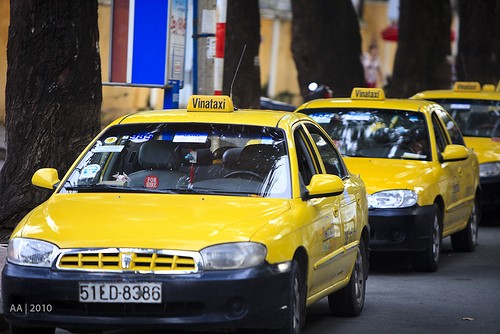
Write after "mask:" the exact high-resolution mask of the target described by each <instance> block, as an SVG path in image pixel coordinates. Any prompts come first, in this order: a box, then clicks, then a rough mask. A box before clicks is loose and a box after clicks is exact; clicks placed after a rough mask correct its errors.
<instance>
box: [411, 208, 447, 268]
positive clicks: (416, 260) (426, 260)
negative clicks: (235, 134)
mask: <svg viewBox="0 0 500 334" xmlns="http://www.w3.org/2000/svg"><path fill="white" fill-rule="evenodd" d="M442 241H443V224H442V217H441V209H440V207H439V206H438V205H437V204H434V210H433V215H432V223H431V225H430V231H429V241H428V244H427V248H426V249H425V250H424V251H423V252H418V253H416V254H414V257H413V269H415V270H417V271H422V272H434V271H437V270H438V267H439V260H440V258H441V245H442Z"/></svg>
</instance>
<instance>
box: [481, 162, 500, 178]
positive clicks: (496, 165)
mask: <svg viewBox="0 0 500 334" xmlns="http://www.w3.org/2000/svg"><path fill="white" fill-rule="evenodd" d="M499 175H500V162H487V163H484V164H480V165H479V176H480V177H492V176H499Z"/></svg>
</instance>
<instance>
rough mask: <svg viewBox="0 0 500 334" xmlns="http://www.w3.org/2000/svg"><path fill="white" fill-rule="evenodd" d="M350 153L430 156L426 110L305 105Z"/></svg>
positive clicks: (377, 155)
mask: <svg viewBox="0 0 500 334" xmlns="http://www.w3.org/2000/svg"><path fill="white" fill-rule="evenodd" d="M301 112H303V113H306V114H308V115H309V116H310V117H312V118H313V119H314V120H315V121H317V122H318V123H319V124H320V125H321V126H322V127H323V128H324V129H325V130H326V132H327V133H328V134H329V135H330V137H331V138H332V139H333V141H334V142H335V144H336V146H337V148H338V149H339V151H340V153H341V154H342V155H345V156H350V157H369V158H387V159H417V160H430V159H431V154H430V144H429V132H428V129H427V123H426V122H425V117H424V115H423V114H422V113H418V112H412V111H408V110H397V109H375V108H317V109H313V108H311V109H303V110H301Z"/></svg>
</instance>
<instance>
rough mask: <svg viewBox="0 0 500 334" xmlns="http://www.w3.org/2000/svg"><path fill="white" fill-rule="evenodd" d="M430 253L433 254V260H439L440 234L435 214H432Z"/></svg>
mask: <svg viewBox="0 0 500 334" xmlns="http://www.w3.org/2000/svg"><path fill="white" fill-rule="evenodd" d="M432 230H433V232H432V254H433V256H434V261H435V262H437V261H438V260H439V252H440V250H441V236H440V229H439V219H438V217H437V216H434V228H433V229H432Z"/></svg>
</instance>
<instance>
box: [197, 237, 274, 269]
mask: <svg viewBox="0 0 500 334" xmlns="http://www.w3.org/2000/svg"><path fill="white" fill-rule="evenodd" d="M200 253H201V256H202V258H203V263H204V268H205V269H206V270H221V269H243V268H249V267H254V266H258V265H260V264H262V263H263V262H264V259H265V258H266V253H267V249H266V247H265V246H264V245H262V244H258V243H254V242H235V243H229V244H221V245H216V246H211V247H207V248H205V249H202V250H201V252H200Z"/></svg>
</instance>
